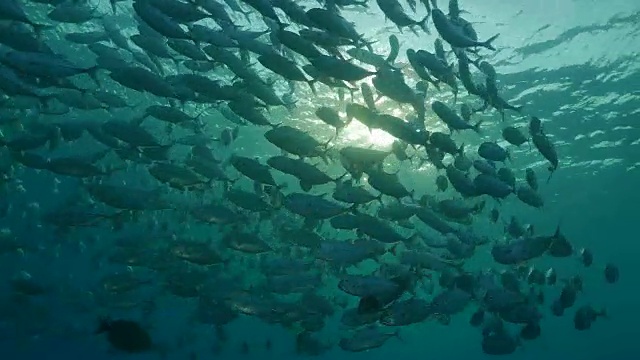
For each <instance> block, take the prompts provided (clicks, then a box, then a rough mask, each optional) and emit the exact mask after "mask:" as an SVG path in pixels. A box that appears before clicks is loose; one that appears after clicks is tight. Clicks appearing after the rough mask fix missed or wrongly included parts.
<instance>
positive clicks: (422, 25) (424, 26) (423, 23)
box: [418, 14, 431, 34]
mask: <svg viewBox="0 0 640 360" xmlns="http://www.w3.org/2000/svg"><path fill="white" fill-rule="evenodd" d="M428 22H429V14H427V16H425V17H424V18H423V19H422V20H420V21H419V22H418V25H420V28H421V29H422V30H424V32H426V33H427V34H431V30H429V27H428V26H427V23H428Z"/></svg>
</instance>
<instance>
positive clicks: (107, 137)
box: [0, 0, 619, 358]
mask: <svg viewBox="0 0 640 360" xmlns="http://www.w3.org/2000/svg"><path fill="white" fill-rule="evenodd" d="M441 2H442V0H441ZM110 5H111V6H110V7H104V6H100V4H98V2H93V3H92V1H89V0H2V1H0V26H1V28H2V29H1V31H0V46H1V47H0V94H2V98H1V99H0V100H1V102H0V104H1V105H0V106H1V109H0V126H1V133H0V135H1V136H0V146H1V148H0V152H1V153H0V162H1V169H0V171H1V174H2V184H3V186H4V191H5V192H6V193H9V192H11V193H13V194H14V195H13V197H12V199H14V198H15V199H19V198H24V199H27V200H20V201H18V200H16V201H15V202H3V206H2V215H3V217H4V218H5V219H12V220H11V222H9V223H8V224H9V225H8V226H7V227H5V228H4V229H3V230H2V232H1V233H0V254H2V256H7V257H12V258H13V259H14V261H16V262H17V263H19V262H20V259H21V258H24V257H31V256H38V254H41V253H43V252H49V253H50V255H49V256H52V255H51V253H54V255H55V252H56V250H55V249H56V248H61V247H65V246H69V245H70V244H72V245H73V246H74V247H75V248H77V249H78V252H77V255H76V257H78V258H82V259H84V261H87V263H88V264H90V268H89V269H90V271H88V273H87V274H76V275H75V277H78V278H80V277H82V278H83V279H84V280H82V281H78V282H75V283H74V284H73V285H69V286H64V287H56V286H53V284H52V283H50V282H48V281H47V280H46V276H33V275H31V274H30V271H27V270H28V269H27V270H23V271H20V272H19V273H18V274H17V275H15V276H14V277H13V278H12V279H11V281H10V284H9V285H10V287H11V289H12V290H13V295H12V296H13V297H12V299H13V301H16V303H15V304H18V303H19V304H20V308H21V312H29V311H36V310H33V309H36V304H37V299H38V298H39V297H46V296H55V297H56V298H58V299H64V300H63V302H65V303H67V305H69V304H71V306H72V307H73V308H74V311H75V312H77V313H78V314H82V315H86V316H85V317H83V319H85V320H84V321H83V323H82V324H80V325H78V324H77V323H76V322H75V321H68V319H67V321H68V322H69V324H68V325H65V326H68V327H65V328H66V329H71V328H72V327H74V326H76V327H77V326H80V327H81V328H83V329H87V328H91V330H90V331H88V333H90V334H91V336H104V339H105V341H108V343H109V344H110V346H112V347H113V348H114V349H116V350H117V351H122V352H130V353H137V352H151V351H158V352H161V353H162V354H165V355H166V354H169V353H171V352H172V351H174V350H175V349H177V348H179V347H182V348H183V349H184V348H187V349H188V348H189V341H191V340H192V339H190V338H189V337H188V336H184V337H182V338H181V339H180V341H179V342H178V344H176V343H173V342H171V341H167V342H163V341H161V340H158V339H157V338H156V337H154V336H152V335H153V333H154V332H153V330H152V329H151V322H152V321H151V318H152V314H154V313H156V314H157V313H159V312H160V313H161V312H162V311H164V309H163V301H164V300H166V299H171V300H172V301H178V302H179V303H181V304H182V305H183V306H186V307H187V308H188V310H187V311H189V312H190V313H191V314H192V315H190V316H191V317H190V318H191V320H190V321H192V322H193V323H194V324H203V325H204V326H206V327H208V328H210V329H213V330H214V332H213V333H215V336H216V339H208V340H207V342H208V343H210V344H214V345H213V346H211V347H210V350H209V351H213V352H220V351H232V350H234V349H235V351H240V352H249V351H268V350H269V349H271V347H272V343H271V340H268V339H267V340H265V341H264V343H262V344H260V345H259V346H260V349H261V350H257V349H256V347H257V346H258V345H256V343H255V341H252V340H251V339H246V340H245V341H244V342H242V343H241V345H240V347H239V348H238V347H235V348H234V347H232V348H231V349H230V350H229V349H228V346H227V337H228V336H229V335H228V334H227V333H226V332H225V326H226V325H227V324H229V323H231V322H233V321H235V320H236V319H237V318H239V317H253V318H256V319H259V320H261V321H264V322H267V323H270V324H279V325H281V326H283V327H284V328H287V329H290V330H291V332H292V333H293V337H292V341H294V343H295V349H296V351H297V352H298V353H299V354H305V355H319V354H322V353H325V352H327V351H328V350H330V349H332V348H337V347H339V348H340V349H342V350H344V351H348V352H360V351H365V350H370V349H374V348H378V347H380V346H383V345H384V344H385V343H387V342H388V341H391V339H392V338H396V337H398V336H399V334H400V332H399V329H401V328H402V329H403V330H402V331H405V330H404V329H406V331H411V328H412V327H414V326H417V325H416V324H419V323H425V322H436V323H439V324H442V325H448V324H449V323H450V321H451V319H452V318H453V317H463V318H465V319H468V320H465V321H467V322H468V326H470V327H475V328H477V329H478V330H477V333H478V338H477V343H478V350H479V351H482V352H484V353H486V354H492V355H501V354H510V353H513V352H515V351H516V350H517V349H518V348H519V347H520V346H522V344H523V343H524V342H533V341H535V339H537V338H538V337H540V336H544V331H543V329H544V325H545V321H544V317H545V316H568V317H573V323H574V327H575V329H576V330H587V329H589V328H590V327H592V326H598V324H597V323H598V322H599V321H601V320H600V318H601V317H606V312H605V311H604V310H603V309H600V308H597V309H596V308H595V307H594V306H592V305H591V304H589V303H585V302H579V299H580V296H581V293H582V291H583V288H584V287H586V286H588V283H587V282H586V281H585V282H583V278H582V276H581V275H580V274H579V273H567V272H566V269H565V271H560V270H556V268H558V267H550V266H548V265H545V266H544V267H542V266H539V265H536V262H537V260H539V259H541V258H545V264H554V263H557V262H559V261H561V260H562V259H568V258H571V261H574V262H575V261H576V258H577V259H579V260H580V261H581V262H582V265H584V267H592V266H593V267H597V266H603V265H601V264H598V262H597V256H594V255H593V254H592V253H591V252H590V251H589V250H588V249H584V248H583V249H580V248H579V247H576V246H577V244H575V243H574V241H573V239H571V238H570V236H569V235H567V234H565V233H563V232H562V230H561V227H560V226H558V227H557V229H555V230H554V229H538V228H535V229H534V227H533V226H532V225H527V223H526V219H521V218H519V217H517V216H514V215H508V214H509V212H506V211H504V210H503V206H504V205H505V204H511V206H513V205H514V204H515V206H520V207H533V208H537V209H540V210H539V211H544V210H543V209H544V208H545V198H544V197H543V196H542V195H541V192H540V190H541V189H542V188H544V187H545V185H546V184H547V183H548V182H549V181H553V179H554V178H553V177H552V175H553V174H554V173H555V172H556V170H558V169H559V168H561V165H560V163H561V162H560V160H559V155H558V153H557V152H556V149H555V146H554V142H553V140H552V139H553V138H552V137H551V136H550V134H549V133H548V132H547V130H546V129H545V126H544V121H543V120H541V119H539V118H538V117H536V114H535V107H536V104H526V107H524V106H523V104H515V103H513V102H512V101H510V100H509V99H507V98H505V97H504V96H503V95H502V94H501V92H500V86H499V77H500V74H499V73H498V72H497V71H496V69H494V67H493V66H492V65H491V64H490V63H489V60H487V59H488V55H489V54H491V52H493V51H495V50H496V49H498V48H499V45H497V44H496V39H497V38H498V39H499V36H498V34H478V33H476V31H475V30H474V27H473V24H472V23H471V22H470V21H468V20H466V19H465V17H464V16H465V11H463V9H461V8H460V6H459V4H458V1H457V0H450V1H449V2H448V4H442V3H440V4H438V3H437V1H436V0H422V1H420V2H418V1H416V0H407V1H406V2H405V1H404V0H403V1H400V0H376V1H374V0H370V1H367V0H323V1H317V2H316V1H311V0H309V1H297V0H240V1H236V0H224V1H222V0H133V1H130V0H111V1H110ZM367 11H381V12H382V13H383V14H384V16H385V17H386V19H387V21H388V22H389V23H392V24H393V27H394V28H393V29H391V30H389V33H391V35H389V36H388V48H389V49H390V50H389V51H388V53H385V54H382V53H381V51H380V50H379V49H378V47H377V46H378V45H380V41H381V40H380V39H375V38H372V37H369V35H370V34H367V33H364V32H363V31H364V30H366V29H357V28H356V27H355V25H354V24H353V23H352V22H350V21H349V20H348V17H349V13H353V12H357V13H366V12H367ZM396 28H397V30H398V31H396ZM408 33H411V34H414V35H415V36H417V37H418V38H419V39H420V44H423V45H424V46H423V47H420V48H411V47H409V48H404V47H406V46H404V45H403V41H402V36H403V35H404V34H408ZM56 35H58V36H56ZM384 38H385V40H386V38H387V35H385V37H384ZM354 124H358V125H359V126H361V127H363V128H366V130H365V134H374V135H371V137H372V138H374V139H375V137H376V136H378V137H380V138H385V139H391V140H390V141H389V143H388V144H383V146H378V147H375V146H368V145H363V144H358V143H355V142H353V141H352V142H349V141H348V140H345V138H346V137H348V136H347V135H348V131H349V130H348V129H349V128H351V127H353V126H354ZM488 124H492V126H498V127H499V128H501V133H498V134H494V135H491V134H487V133H485V128H486V126H488ZM312 128H314V129H316V130H317V131H312V130H311V129H312ZM318 129H319V130H318ZM255 134H258V135H259V137H263V138H264V140H265V142H264V143H256V144H255V146H252V147H246V148H244V149H242V148H239V147H238V146H237V143H238V142H239V140H238V139H239V138H240V137H242V136H252V135H255ZM375 134H377V135H375ZM237 140H238V141H237ZM387 145H388V146H387ZM266 146H268V147H269V149H268V150H266V149H265V147H266ZM527 147H528V148H529V149H530V150H528V149H526V148H527ZM514 149H517V150H518V152H516V151H514ZM522 151H530V152H536V153H537V154H538V155H537V156H539V158H540V159H541V160H544V161H546V162H547V163H548V166H546V167H547V169H540V168H533V167H526V168H522V167H519V166H517V165H516V164H517V163H518V161H517V160H518V159H517V156H518V155H520V153H521V152H522ZM265 154H271V155H268V156H265ZM555 176H556V177H560V176H562V174H561V173H559V174H558V175H555ZM34 179H36V180H37V181H35V183H36V184H35V185H34V184H33V182H34ZM411 179H413V180H411ZM427 182H428V183H429V184H428V185H425V183H427ZM412 183H414V184H413V185H412ZM417 183H419V184H418V185H419V186H418V185H416V184H417ZM43 184H46V185H43ZM30 186H31V187H34V188H37V190H34V192H32V191H31V190H30V191H29V192H28V193H27V192H26V190H25V189H26V188H28V187H30ZM30 189H31V188H30ZM424 189H428V191H424ZM35 193H37V195H33V194H35ZM16 194H18V195H20V196H18V195H16ZM21 196H22V197H21ZM34 196H35V198H34ZM41 206H42V208H41ZM24 223H26V224H27V225H26V228H25V225H24ZM34 234H35V235H34ZM39 239H51V240H48V242H47V243H44V242H42V241H40V240H39ZM52 244H53V245H52ZM594 258H595V259H594ZM603 268H604V270H601V271H600V274H601V275H600V277H601V278H602V281H606V282H608V283H615V282H617V281H618V277H619V272H618V268H617V267H616V266H615V265H614V264H611V263H609V264H606V265H604V266H603ZM85 276H86V278H84V277H85ZM54 281H55V280H54V279H52V280H51V282H54ZM78 284H81V285H78ZM25 304H27V305H25ZM29 304H31V305H29ZM174 304H175V303H174ZM172 306H175V305H172ZM33 316H34V317H37V315H33ZM79 316H80V315H79ZM97 318H99V319H100V320H99V321H97V320H96V319H97ZM19 320H23V319H22V318H16V321H19ZM51 321H52V320H51ZM335 321H338V322H339V323H340V326H336V325H335V324H334V322H335ZM62 322H64V321H62ZM96 323H97V325H96ZM80 332H81V331H80ZM94 333H95V335H94ZM97 334H101V335H97ZM336 334H338V335H337V336H336ZM234 336H235V335H234ZM176 337H178V334H176ZM175 351H177V350H175ZM191 354H192V355H191V356H192V357H191V358H197V357H198V356H199V355H198V353H196V352H195V350H194V351H192V352H191ZM206 356H209V355H206ZM206 356H205V357H204V358H208V357H206Z"/></svg>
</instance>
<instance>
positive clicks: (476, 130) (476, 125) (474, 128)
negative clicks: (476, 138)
mask: <svg viewBox="0 0 640 360" xmlns="http://www.w3.org/2000/svg"><path fill="white" fill-rule="evenodd" d="M483 121H484V120H480V121H478V122H477V123H476V124H475V125H473V131H475V132H476V133H478V134H480V133H481V132H482V130H480V125H482V122H483Z"/></svg>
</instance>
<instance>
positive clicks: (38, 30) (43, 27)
mask: <svg viewBox="0 0 640 360" xmlns="http://www.w3.org/2000/svg"><path fill="white" fill-rule="evenodd" d="M31 27H32V28H33V32H34V33H35V34H36V37H37V38H39V37H40V35H42V32H43V31H45V30H51V29H54V28H55V27H56V26H55V25H47V24H38V23H31Z"/></svg>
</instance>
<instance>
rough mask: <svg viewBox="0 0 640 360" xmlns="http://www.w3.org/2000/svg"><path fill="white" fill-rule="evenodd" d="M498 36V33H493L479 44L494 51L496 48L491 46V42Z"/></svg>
mask: <svg viewBox="0 0 640 360" xmlns="http://www.w3.org/2000/svg"><path fill="white" fill-rule="evenodd" d="M498 36H500V34H495V35H493V36H492V37H490V38H489V40H487V41H485V42H482V43H480V45H482V46H484V47H486V48H487V49H489V50H493V51H496V48H494V47H493V45H492V44H491V43H492V42H493V41H494V40H495V39H497V38H498Z"/></svg>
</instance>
